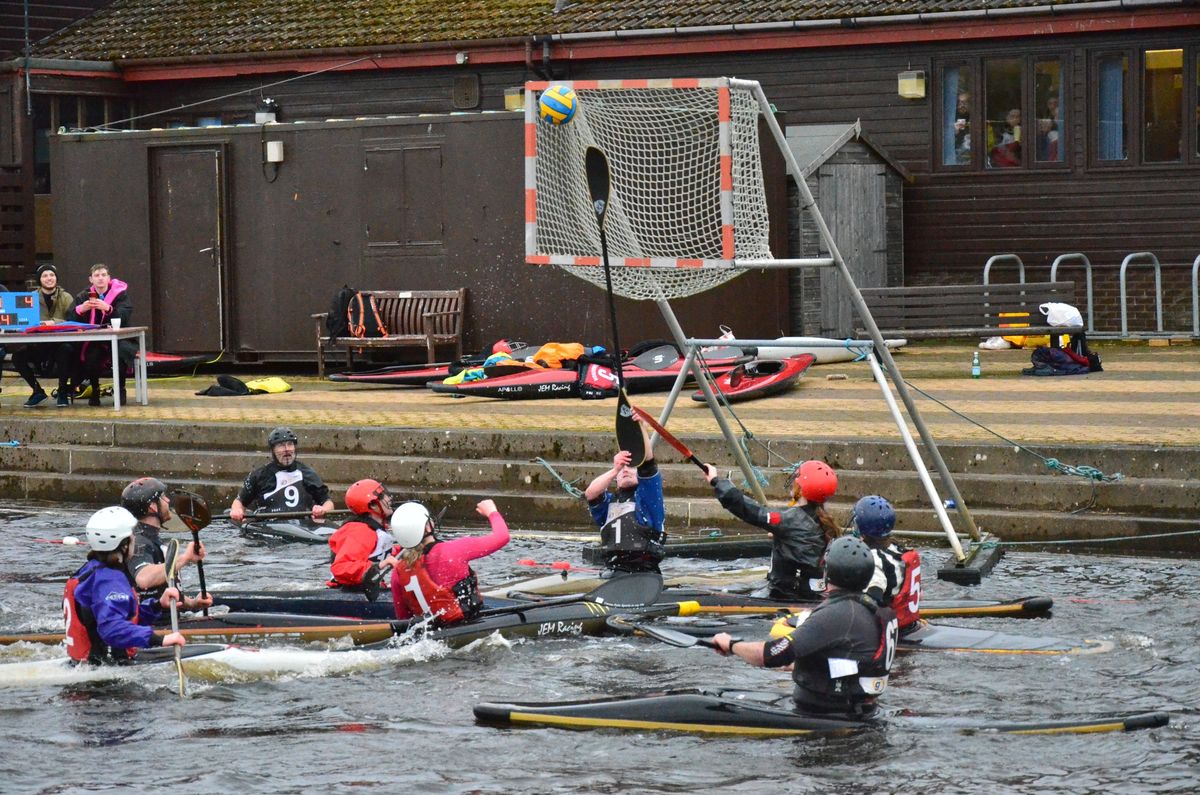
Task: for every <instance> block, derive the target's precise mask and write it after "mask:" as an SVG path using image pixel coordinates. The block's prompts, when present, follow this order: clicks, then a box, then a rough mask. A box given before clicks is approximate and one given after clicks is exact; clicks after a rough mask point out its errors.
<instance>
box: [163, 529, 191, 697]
mask: <svg viewBox="0 0 1200 795" xmlns="http://www.w3.org/2000/svg"><path fill="white" fill-rule="evenodd" d="M178 558H179V539H176V538H172V539H171V541H170V543H168V544H167V551H166V561H165V565H166V573H167V587H168V588H169V587H172V586H174V587H175V588H178V587H179V572H178V571H177V570H176V569H175V561H176V560H178ZM171 631H172V632H178V631H179V605H178V604H177V602H176V600H175V599H172V600H171ZM175 671H176V673H178V674H179V697H180V698H183V697H184V696H185V695H187V690H186V686H185V683H184V678H183V648H182V647H181V646H176V647H175Z"/></svg>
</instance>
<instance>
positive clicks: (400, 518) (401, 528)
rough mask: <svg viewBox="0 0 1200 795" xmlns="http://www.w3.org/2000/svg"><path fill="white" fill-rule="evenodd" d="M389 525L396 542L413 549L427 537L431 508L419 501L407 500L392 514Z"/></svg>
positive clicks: (405, 547)
mask: <svg viewBox="0 0 1200 795" xmlns="http://www.w3.org/2000/svg"><path fill="white" fill-rule="evenodd" d="M389 525H390V526H391V530H392V538H393V539H395V541H396V543H397V544H399V545H400V546H401V547H403V548H404V549H412V548H413V547H415V546H417V545H418V544H420V543H421V539H423V538H424V537H425V529H426V528H428V527H429V509H428V508H426V507H425V506H424V505H422V504H421V503H419V502H406V503H404V504H403V505H401V506H400V507H399V508H397V509H396V511H395V513H393V514H392V518H391V520H390V522H389Z"/></svg>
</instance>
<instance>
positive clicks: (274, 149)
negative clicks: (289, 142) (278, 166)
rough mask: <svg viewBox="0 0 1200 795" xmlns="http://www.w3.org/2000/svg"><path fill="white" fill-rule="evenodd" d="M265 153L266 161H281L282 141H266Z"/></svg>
mask: <svg viewBox="0 0 1200 795" xmlns="http://www.w3.org/2000/svg"><path fill="white" fill-rule="evenodd" d="M265 155H266V161H267V162H268V163H282V162H283V141H267V147H266V152H265Z"/></svg>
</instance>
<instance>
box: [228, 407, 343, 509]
mask: <svg viewBox="0 0 1200 795" xmlns="http://www.w3.org/2000/svg"><path fill="white" fill-rule="evenodd" d="M299 441H300V440H299V439H298V438H297V437H296V434H295V433H294V432H293V431H292V429H291V428H287V427H279V428H275V429H274V430H272V431H271V432H270V433H268V434H267V450H268V451H270V453H271V460H270V462H269V463H267V464H266V465H264V466H261V467H259V468H258V469H256V470H254V471H253V472H251V473H250V474H249V475H247V476H246V480H245V481H243V483H242V490H241V491H239V492H238V495H237V497H236V498H235V499H234V501H233V504H232V505H231V506H229V518H230V519H232V520H233V521H235V522H241V521H243V520H244V519H245V518H246V511H247V510H248V509H257V510H260V511H264V512H266V513H280V512H283V511H308V510H311V511H312V518H313V521H314V522H320V521H324V518H325V514H327V513H328V512H329V511H332V510H333V500H331V499H329V487H328V486H326V485H325V482H324V481H323V480H321V476H320V475H318V474H317V473H316V472H314V471H313V469H312V467H310V466H308V465H307V464H304V463H302V462H300V461H299V460H297V458H296V446H297V444H298V443H299Z"/></svg>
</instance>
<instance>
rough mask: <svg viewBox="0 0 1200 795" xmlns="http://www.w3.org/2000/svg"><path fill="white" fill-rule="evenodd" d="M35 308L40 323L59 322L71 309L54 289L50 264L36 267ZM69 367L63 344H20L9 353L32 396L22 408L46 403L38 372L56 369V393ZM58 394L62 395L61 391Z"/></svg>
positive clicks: (63, 295) (55, 274) (63, 294)
mask: <svg viewBox="0 0 1200 795" xmlns="http://www.w3.org/2000/svg"><path fill="white" fill-rule="evenodd" d="M37 280H38V293H37V295H38V298H39V299H41V300H39V301H38V308H39V310H40V317H41V320H42V322H43V323H61V322H63V321H64V320H66V319H67V311H68V310H69V309H70V308H71V294H70V293H68V292H67V291H66V290H64V289H63V288H61V287H59V286H58V270H57V269H56V268H55V267H54V266H53V265H51V264H50V263H45V264H42V265H39V266H38V269H37ZM70 366H71V346H70V345H68V344H66V343H43V344H41V345H22V346H21V347H20V348H19V349H18V350H17V352H16V353H14V354H13V368H14V369H15V370H16V371H17V372H18V373H20V374H21V377H22V378H24V379H25V383H27V384H29V388H30V389H32V390H33V394H31V395H30V396H29V400H26V401H25V408H33V407H34V406H37V405H39V404H41V403H42V402H44V401H45V400H46V390H44V389H42V385H41V384H40V383H38V379H37V376H38V373H40V374H41V375H50V374H52V373H53V372H54V370H55V369H56V368H57V370H58V375H59V389H60V392H61V390H63V387H64V386H65V384H66V378H67V376H68V375H69V368H70ZM61 394H66V393H65V392H61Z"/></svg>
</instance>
